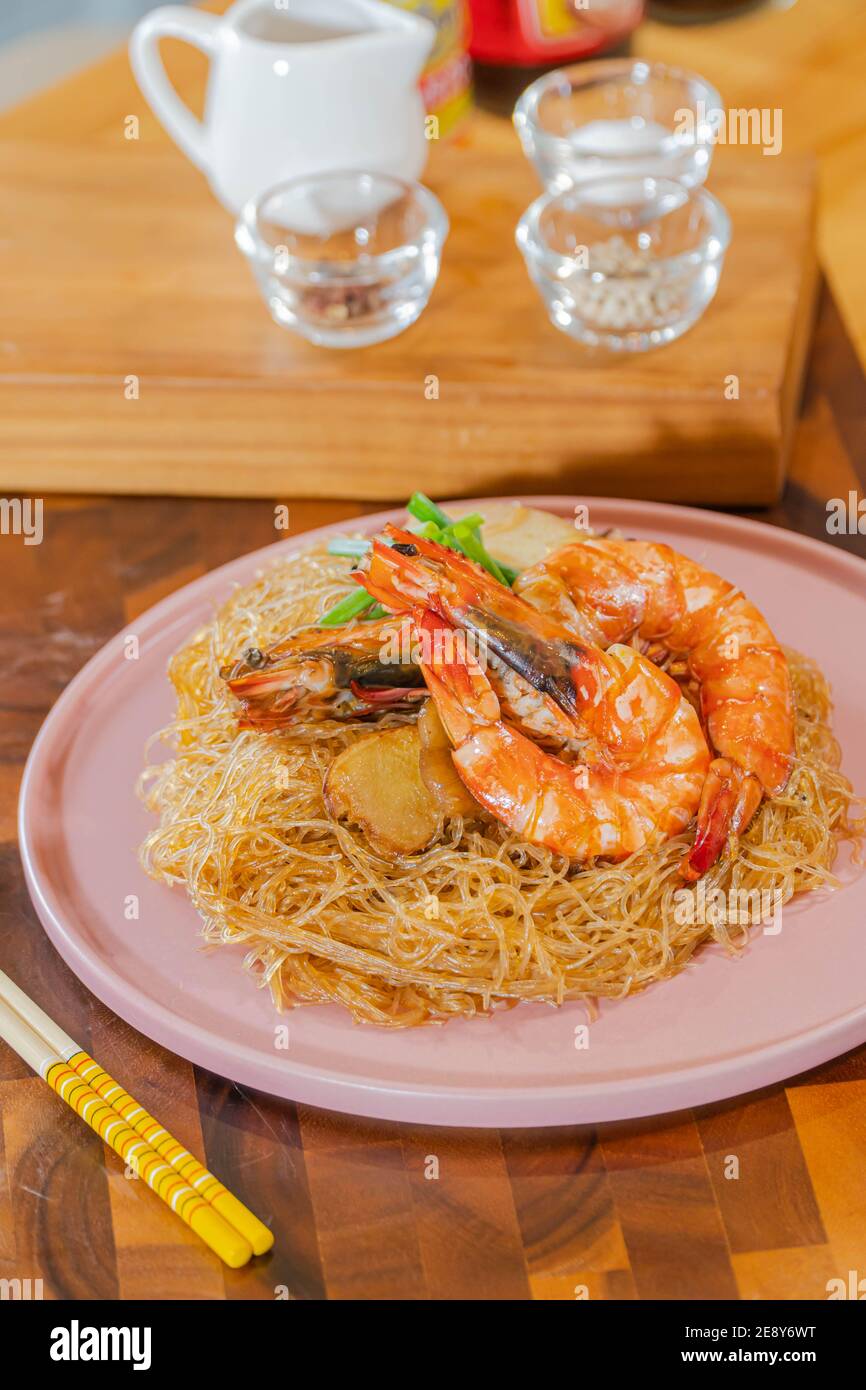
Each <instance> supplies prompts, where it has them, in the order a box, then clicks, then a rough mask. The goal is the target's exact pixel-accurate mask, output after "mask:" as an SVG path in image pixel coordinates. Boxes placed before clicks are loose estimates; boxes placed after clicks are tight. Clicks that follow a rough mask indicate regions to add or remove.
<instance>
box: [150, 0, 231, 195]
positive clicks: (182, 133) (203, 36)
mask: <svg viewBox="0 0 866 1390" xmlns="http://www.w3.org/2000/svg"><path fill="white" fill-rule="evenodd" d="M220 22H221V21H220V20H219V18H216V17H215V16H213V15H209V14H202V13H200V12H199V11H196V10H187V9H183V8H182V7H181V6H180V5H163V6H162V7H161V8H160V9H158V10H151V12H150V14H147V15H145V16H144V18H143V19H141V20H140V21H139V22H138V24H136V26H135V28H134V29H133V31H132V37H131V39H130V40H129V61H130V63H131V64H132V71H133V72H134V73H135V80H136V82H137V83H138V85H139V87H140V88H141V90H142V92H143V93H144V95H145V97H146V98H147V101H148V104H149V105H150V108H151V110H152V111H153V114H154V115H155V116H156V118H157V120H159V121H161V123H162V124H163V125H164V126H165V129H166V130H167V131H168V133H169V135H170V136H171V138H172V140H174V142H175V144H177V145H179V146H180V148H181V149H182V150H183V152H184V154H185V155H186V156H187V158H188V159H191V160H192V162H193V164H195V165H196V167H197V168H199V169H203V170H204V171H205V172H207V169H208V158H207V150H206V132H205V126H204V124H203V122H202V121H199V120H197V119H196V117H195V116H194V115H193V114H192V112H191V111H190V109H189V107H188V106H187V105H186V103H185V102H183V101H181V99H180V97H179V96H178V95H177V92H176V91H175V90H174V87H172V85H171V83H170V82H169V80H168V77H167V76H166V72H165V68H164V67H163V62H162V58H161V57H160V54H159V41H160V39H163V38H166V39H183V41H184V42H185V43H191V44H192V46H193V48H198V49H200V50H201V52H202V53H204V54H205V55H206V56H207V57H208V58H212V57H213V55H214V52H215V50H216V42H217V30H218V29H219V27H220Z"/></svg>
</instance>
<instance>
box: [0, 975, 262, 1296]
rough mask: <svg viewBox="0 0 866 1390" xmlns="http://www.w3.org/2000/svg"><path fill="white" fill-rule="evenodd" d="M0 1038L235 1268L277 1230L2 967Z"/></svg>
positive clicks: (260, 1251) (259, 1252) (0, 979)
mask: <svg viewBox="0 0 866 1390" xmlns="http://www.w3.org/2000/svg"><path fill="white" fill-rule="evenodd" d="M0 1037H2V1038H3V1039H4V1041H5V1042H7V1043H8V1044H9V1046H10V1047H11V1048H12V1049H13V1051H15V1052H17V1053H18V1055H19V1057H22V1058H23V1059H24V1061H25V1062H27V1064H28V1065H29V1066H31V1067H32V1068H33V1070H34V1071H35V1072H37V1073H38V1074H39V1076H41V1077H42V1079H43V1080H44V1081H47V1083H48V1085H49V1086H50V1087H51V1088H52V1090H53V1091H55V1092H56V1093H57V1095H59V1096H60V1098H61V1100H64V1101H65V1102H66V1104H67V1105H68V1106H69V1107H70V1108H71V1109H72V1110H74V1111H75V1113H76V1115H79V1116H80V1117H81V1118H82V1119H83V1120H84V1121H86V1123H87V1124H88V1125H89V1126H90V1128H91V1129H92V1130H94V1131H95V1133H96V1134H98V1135H99V1137H100V1139H102V1140H103V1141H104V1142H105V1143H106V1144H108V1145H110V1147H111V1148H112V1149H114V1152H115V1153H116V1154H118V1156H119V1157H120V1158H121V1159H122V1160H123V1162H124V1163H127V1164H129V1165H131V1166H132V1167H133V1169H134V1171H136V1172H137V1173H138V1175H139V1177H141V1178H142V1179H143V1180H144V1181H145V1182H146V1183H147V1185H148V1187H149V1188H151V1189H152V1191H154V1192H155V1193H156V1194H157V1196H158V1197H161V1198H162V1200H163V1201H164V1202H166V1203H167V1204H168V1206H170V1207H171V1209H172V1211H173V1212H175V1213H176V1215H178V1216H179V1217H180V1218H181V1220H182V1221H185V1222H186V1224H187V1225H188V1226H189V1227H191V1228H192V1230H193V1231H195V1233H196V1235H198V1236H200V1238H201V1239H202V1240H203V1241H204V1242H205V1244H206V1245H209V1246H210V1248H211V1250H213V1251H214V1252H215V1253H216V1254H217V1255H219V1257H220V1259H221V1260H222V1261H223V1262H224V1263H225V1264H227V1265H229V1266H230V1267H231V1268H232V1269H238V1268H240V1266H241V1265H245V1264H246V1263H247V1261H248V1260H249V1259H251V1257H252V1256H253V1255H263V1254H264V1253H265V1251H266V1250H270V1248H271V1246H272V1245H273V1243H274V1237H273V1234H272V1232H271V1231H270V1230H269V1229H268V1227H267V1226H266V1225H265V1224H264V1223H263V1222H262V1221H260V1220H259V1218H258V1217H257V1216H254V1215H253V1213H252V1212H251V1211H250V1210H249V1209H248V1208H247V1207H245V1206H244V1205H243V1203H242V1202H239V1201H238V1199H237V1197H234V1196H232V1194H231V1192H229V1191H227V1189H226V1188H225V1187H223V1185H222V1183H221V1182H219V1181H218V1180H217V1179H216V1178H215V1177H214V1175H213V1173H210V1172H208V1170H207V1168H204V1167H203V1166H202V1165H201V1164H200V1163H199V1162H198V1159H196V1158H194V1157H193V1155H192V1154H191V1153H189V1151H188V1150H187V1149H184V1148H183V1147H182V1146H181V1145H180V1144H179V1143H178V1141H177V1140H176V1139H175V1138H174V1137H173V1136H172V1135H171V1134H169V1132H168V1130H166V1129H163V1127H162V1126H161V1125H160V1124H159V1123H158V1121H157V1120H155V1119H154V1118H153V1116H152V1115H150V1114H148V1112H147V1111H146V1110H145V1109H144V1106H142V1105H139V1103H138V1101H137V1100H135V1099H134V1098H133V1097H132V1096H131V1095H129V1094H128V1093H127V1092H126V1091H125V1090H124V1089H123V1087H122V1086H120V1085H119V1084H118V1083H117V1082H116V1081H115V1080H114V1078H113V1077H111V1076H109V1074H108V1072H107V1071H104V1070H103V1068H102V1067H101V1066H100V1065H99V1063H98V1062H95V1061H94V1060H93V1058H92V1057H91V1056H90V1055H89V1053H87V1052H85V1051H84V1049H83V1048H81V1047H79V1046H78V1043H76V1042H75V1041H74V1040H73V1039H72V1038H70V1037H69V1035H68V1034H67V1033H64V1032H63V1029H62V1028H59V1027H58V1025H57V1024H56V1023H55V1022H54V1021H53V1019H51V1018H49V1017H48V1015H47V1014H46V1013H44V1012H43V1011H42V1009H40V1008H39V1006H38V1005H37V1004H35V1003H34V1002H33V1000H32V999H30V998H29V996H28V995H26V994H25V993H24V991H23V990H21V989H19V988H18V986H17V985H16V984H15V983H14V981H12V980H10V978H9V976H8V975H6V974H4V972H3V971H2V970H0Z"/></svg>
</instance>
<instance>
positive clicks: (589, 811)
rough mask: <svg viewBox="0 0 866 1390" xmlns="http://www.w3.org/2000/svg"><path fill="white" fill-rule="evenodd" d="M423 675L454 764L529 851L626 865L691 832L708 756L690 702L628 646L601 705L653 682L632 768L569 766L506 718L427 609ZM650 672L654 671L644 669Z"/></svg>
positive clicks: (618, 655) (617, 654) (612, 657)
mask: <svg viewBox="0 0 866 1390" xmlns="http://www.w3.org/2000/svg"><path fill="white" fill-rule="evenodd" d="M416 622H417V624H418V628H419V631H420V632H421V633H422V634H423V635H424V636H426V638H427V641H426V642H425V643H423V644H422V661H421V668H422V670H423V672H424V679H425V680H426V682H427V686H428V689H429V690H430V693H431V695H432V697H433V700H434V703H435V705H436V709H437V711H438V713H439V717H440V719H441V720H442V723H443V725H444V727H445V731H446V733H447V734H448V737H449V739H450V740H451V743H452V745H453V748H454V752H453V754H452V757H453V761H454V766H455V768H456V769H457V772H458V774H459V776H460V778H461V780H462V781H463V783H464V785H465V786H466V787H467V789H468V790H469V791H470V792H471V793H472V795H473V796H474V797H475V799H476V800H477V801H478V802H480V804H481V805H482V806H484V807H485V808H486V809H487V810H488V811H489V812H490V813H491V815H493V816H495V817H496V818H497V819H498V820H500V821H502V823H503V824H504V825H507V826H508V827H509V829H511V830H513V831H515V832H516V833H517V834H519V835H522V836H523V837H524V839H527V840H529V841H530V842H531V843H533V844H539V845H546V846H547V847H548V848H549V849H552V850H554V851H556V852H557V853H559V854H563V855H566V856H567V857H568V858H570V859H574V860H577V861H579V862H585V861H586V860H588V859H593V858H596V857H603V858H606V859H623V858H625V857H626V856H627V855H629V854H632V853H634V852H635V851H637V850H640V849H643V848H644V847H645V846H656V845H659V844H661V843H663V841H664V840H666V839H668V838H669V837H670V836H671V835H676V834H678V833H679V832H681V831H682V830H684V829H685V828H686V826H687V825H688V824H689V821H690V820H691V818H692V816H693V814H694V812H695V809H696V807H697V804H698V799H699V797H700V793H701V786H702V784H703V781H704V777H705V774H706V769H707V763H708V761H709V754H708V752H707V746H706V743H705V741H704V738H703V735H702V733H701V730H700V726H699V724H698V720H697V716H696V715H695V712H694V710H693V709H692V707H691V705H689V703H688V701H686V700H684V699H683V698H682V696H681V695H680V694H679V691H678V690H677V688H676V685H675V683H674V682H673V681H670V682H669V684H670V686H673V689H672V690H667V691H666V692H664V694H665V695H666V698H662V699H661V700H659V699H658V698H657V697H658V694H659V687H661V686H663V685H664V684H665V682H666V681H667V678H666V677H664V675H663V673H662V672H661V671H658V670H657V669H652V668H651V663H649V662H644V659H643V658H642V657H641V656H640V654H639V653H638V652H636V651H635V650H634V649H633V648H631V647H620V648H614V649H611V651H610V652H608V654H607V656H608V661H609V665H608V666H607V668H606V669H608V670H609V671H610V675H611V684H610V685H609V686H608V687H607V688H605V689H604V690H603V693H602V697H601V699H602V702H603V703H607V702H609V703H611V704H615V703H616V701H617V700H618V699H620V698H625V699H629V698H634V697H638V692H639V691H641V690H642V689H643V687H644V682H645V680H646V678H647V676H648V675H649V679H650V682H651V685H652V686H653V687H654V689H653V690H652V698H651V700H650V702H649V704H650V707H651V708H652V709H653V710H654V715H653V717H651V718H649V719H645V720H644V721H643V732H644V740H643V744H642V748H641V751H640V753H639V754H638V755H637V756H635V757H633V758H631V759H630V760H629V761H628V763H615V764H610V763H606V762H581V763H577V764H567V763H565V762H563V761H561V759H559V758H557V757H555V756H554V755H553V754H552V753H550V752H547V751H545V750H544V749H543V748H541V747H539V745H538V744H537V743H535V742H533V741H532V739H530V738H527V737H526V735H525V734H523V733H521V732H520V730H518V729H516V728H514V727H513V726H512V725H510V724H508V723H506V722H505V721H504V720H503V719H502V711H501V708H500V704H499V701H498V700H497V698H496V694H495V692H494V690H493V687H492V686H491V684H490V682H489V681H488V679H487V677H486V675H485V674H484V672H483V671H482V670H481V667H480V666H479V665H478V663H477V662H475V661H474V659H473V658H472V657H471V656H469V655H468V653H466V652H465V651H464V650H463V649H462V648H461V647H460V645H459V644H455V643H453V642H452V643H450V644H449V643H448V640H447V639H448V637H449V634H450V633H451V634H453V629H450V627H449V625H448V624H447V623H445V622H444V620H443V619H442V618H441V617H440V616H439V615H438V614H436V613H434V612H432V611H430V610H429V609H428V610H425V611H422V612H419V613H418V614H417V616H416ZM645 666H646V667H650V668H651V670H650V672H649V673H648V672H647V671H646V670H645V669H644V667H645Z"/></svg>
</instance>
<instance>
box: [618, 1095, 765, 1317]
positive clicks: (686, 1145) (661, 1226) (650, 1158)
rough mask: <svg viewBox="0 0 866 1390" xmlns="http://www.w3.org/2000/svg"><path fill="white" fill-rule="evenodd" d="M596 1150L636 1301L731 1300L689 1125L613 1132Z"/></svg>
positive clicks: (725, 1260)
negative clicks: (617, 1221) (602, 1164)
mask: <svg viewBox="0 0 866 1390" xmlns="http://www.w3.org/2000/svg"><path fill="white" fill-rule="evenodd" d="M601 1147H602V1152H603V1154H604V1161H605V1164H606V1166H607V1170H608V1174H609V1180H610V1187H611V1191H612V1193H613V1200H614V1205H615V1207H616V1210H617V1212H618V1214H619V1219H620V1222H621V1224H622V1231H623V1236H624V1239H625V1245H626V1249H627V1251H628V1255H629V1262H630V1265H631V1270H632V1274H633V1275H634V1282H635V1288H636V1290H637V1293H638V1296H639V1297H640V1298H684V1299H705V1298H736V1296H737V1286H736V1280H735V1278H734V1272H733V1269H732V1267H731V1260H730V1253H729V1250H728V1246H727V1242H726V1240H725V1233H724V1227H723V1224H722V1219H721V1215H720V1213H719V1209H718V1206H717V1204H716V1201H715V1195H714V1193H713V1187H712V1183H711V1181H710V1176H709V1173H708V1172H707V1166H706V1162H705V1159H704V1154H703V1151H702V1149H701V1143H700V1136H699V1134H698V1131H697V1128H696V1126H695V1123H694V1121H693V1120H692V1119H691V1117H690V1116H688V1115H676V1116H662V1117H661V1118H660V1119H658V1120H655V1121H647V1122H645V1123H644V1122H637V1123H635V1124H632V1125H613V1126H611V1127H610V1128H609V1129H606V1130H605V1131H604V1132H603V1135H602V1140H601ZM686 1233H687V1234H686Z"/></svg>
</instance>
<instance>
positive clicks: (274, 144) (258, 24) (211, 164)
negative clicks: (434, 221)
mask: <svg viewBox="0 0 866 1390" xmlns="http://www.w3.org/2000/svg"><path fill="white" fill-rule="evenodd" d="M161 38H176V39H184V40H185V41H186V42H187V43H191V44H193V46H194V47H196V48H199V49H201V50H202V52H203V53H205V54H207V56H208V58H209V59H210V64H211V67H210V80H209V82H208V89H207V99H206V103H205V114H204V120H203V121H199V120H197V119H196V117H195V116H194V115H193V114H192V112H191V111H190V110H189V109H188V107H187V106H186V105H185V104H184V103H183V102H182V101H181V100H180V98H179V97H178V96H177V94H176V93H175V91H174V88H173V87H172V85H171V83H170V82H169V80H168V78H167V76H166V73H165V69H164V68H163V65H162V60H161V58H160V56H159V40H160V39H161ZM434 38H435V29H434V26H433V25H432V24H431V23H430V21H429V20H426V19H422V18H420V17H418V16H416V15H412V14H407V13H405V12H404V11H402V10H399V9H396V8H394V7H392V6H391V5H387V4H382V3H380V0H239V3H237V4H235V5H232V7H231V9H229V10H228V11H227V12H226V14H225V15H223V16H222V17H217V16H214V15H209V14H203V13H201V12H199V11H196V10H188V9H185V8H182V7H181V6H180V5H164V6H162V7H161V8H160V9H157V10H153V11H151V13H150V14H148V15H146V16H145V18H144V19H142V20H141V22H140V23H139V24H138V25H137V26H136V28H135V30H134V32H133V35H132V39H131V41H130V59H131V62H132V68H133V71H134V73H135V76H136V79H137V81H138V85H139V86H140V88H141V90H142V92H143V93H144V95H145V96H146V97H147V100H148V102H149V103H150V106H151V107H152V108H153V111H154V113H155V115H156V116H157V117H158V118H159V120H160V121H161V122H162V124H163V125H164V126H165V128H166V130H167V131H168V133H169V135H171V137H172V139H174V140H175V141H176V143H177V144H178V145H179V146H180V148H181V149H182V150H183V151H184V153H185V154H186V155H187V156H188V157H189V158H190V159H191V160H192V162H193V164H196V165H197V166H198V167H199V168H200V169H202V170H203V171H204V173H205V174H206V175H207V177H208V180H209V181H210V185H211V188H212V189H213V191H214V193H215V194H216V196H217V197H218V198H219V200H220V202H222V203H223V204H224V205H225V206H226V207H227V208H229V210H230V211H232V212H237V211H238V210H239V209H240V208H241V206H242V205H243V204H244V203H245V202H246V201H247V199H248V198H251V197H255V196H256V195H258V194H259V193H261V192H263V191H264V190H265V189H266V188H269V187H271V186H272V185H273V184H275V183H278V182H279V181H280V180H282V179H285V178H291V177H294V176H295V175H300V174H313V173H320V172H325V171H328V170H334V169H366V170H375V171H377V172H382V173H388V174H396V175H398V176H400V177H401V178H405V179H415V178H417V177H418V175H419V174H420V172H421V170H422V169H423V167H424V163H425V159H426V149H427V142H426V140H425V138H424V107H423V104H422V101H421V94H420V92H419V89H418V78H419V76H420V74H421V70H422V68H423V66H424V61H425V59H426V57H427V54H428V53H429V51H430V48H431V47H432V44H433V40H434Z"/></svg>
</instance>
